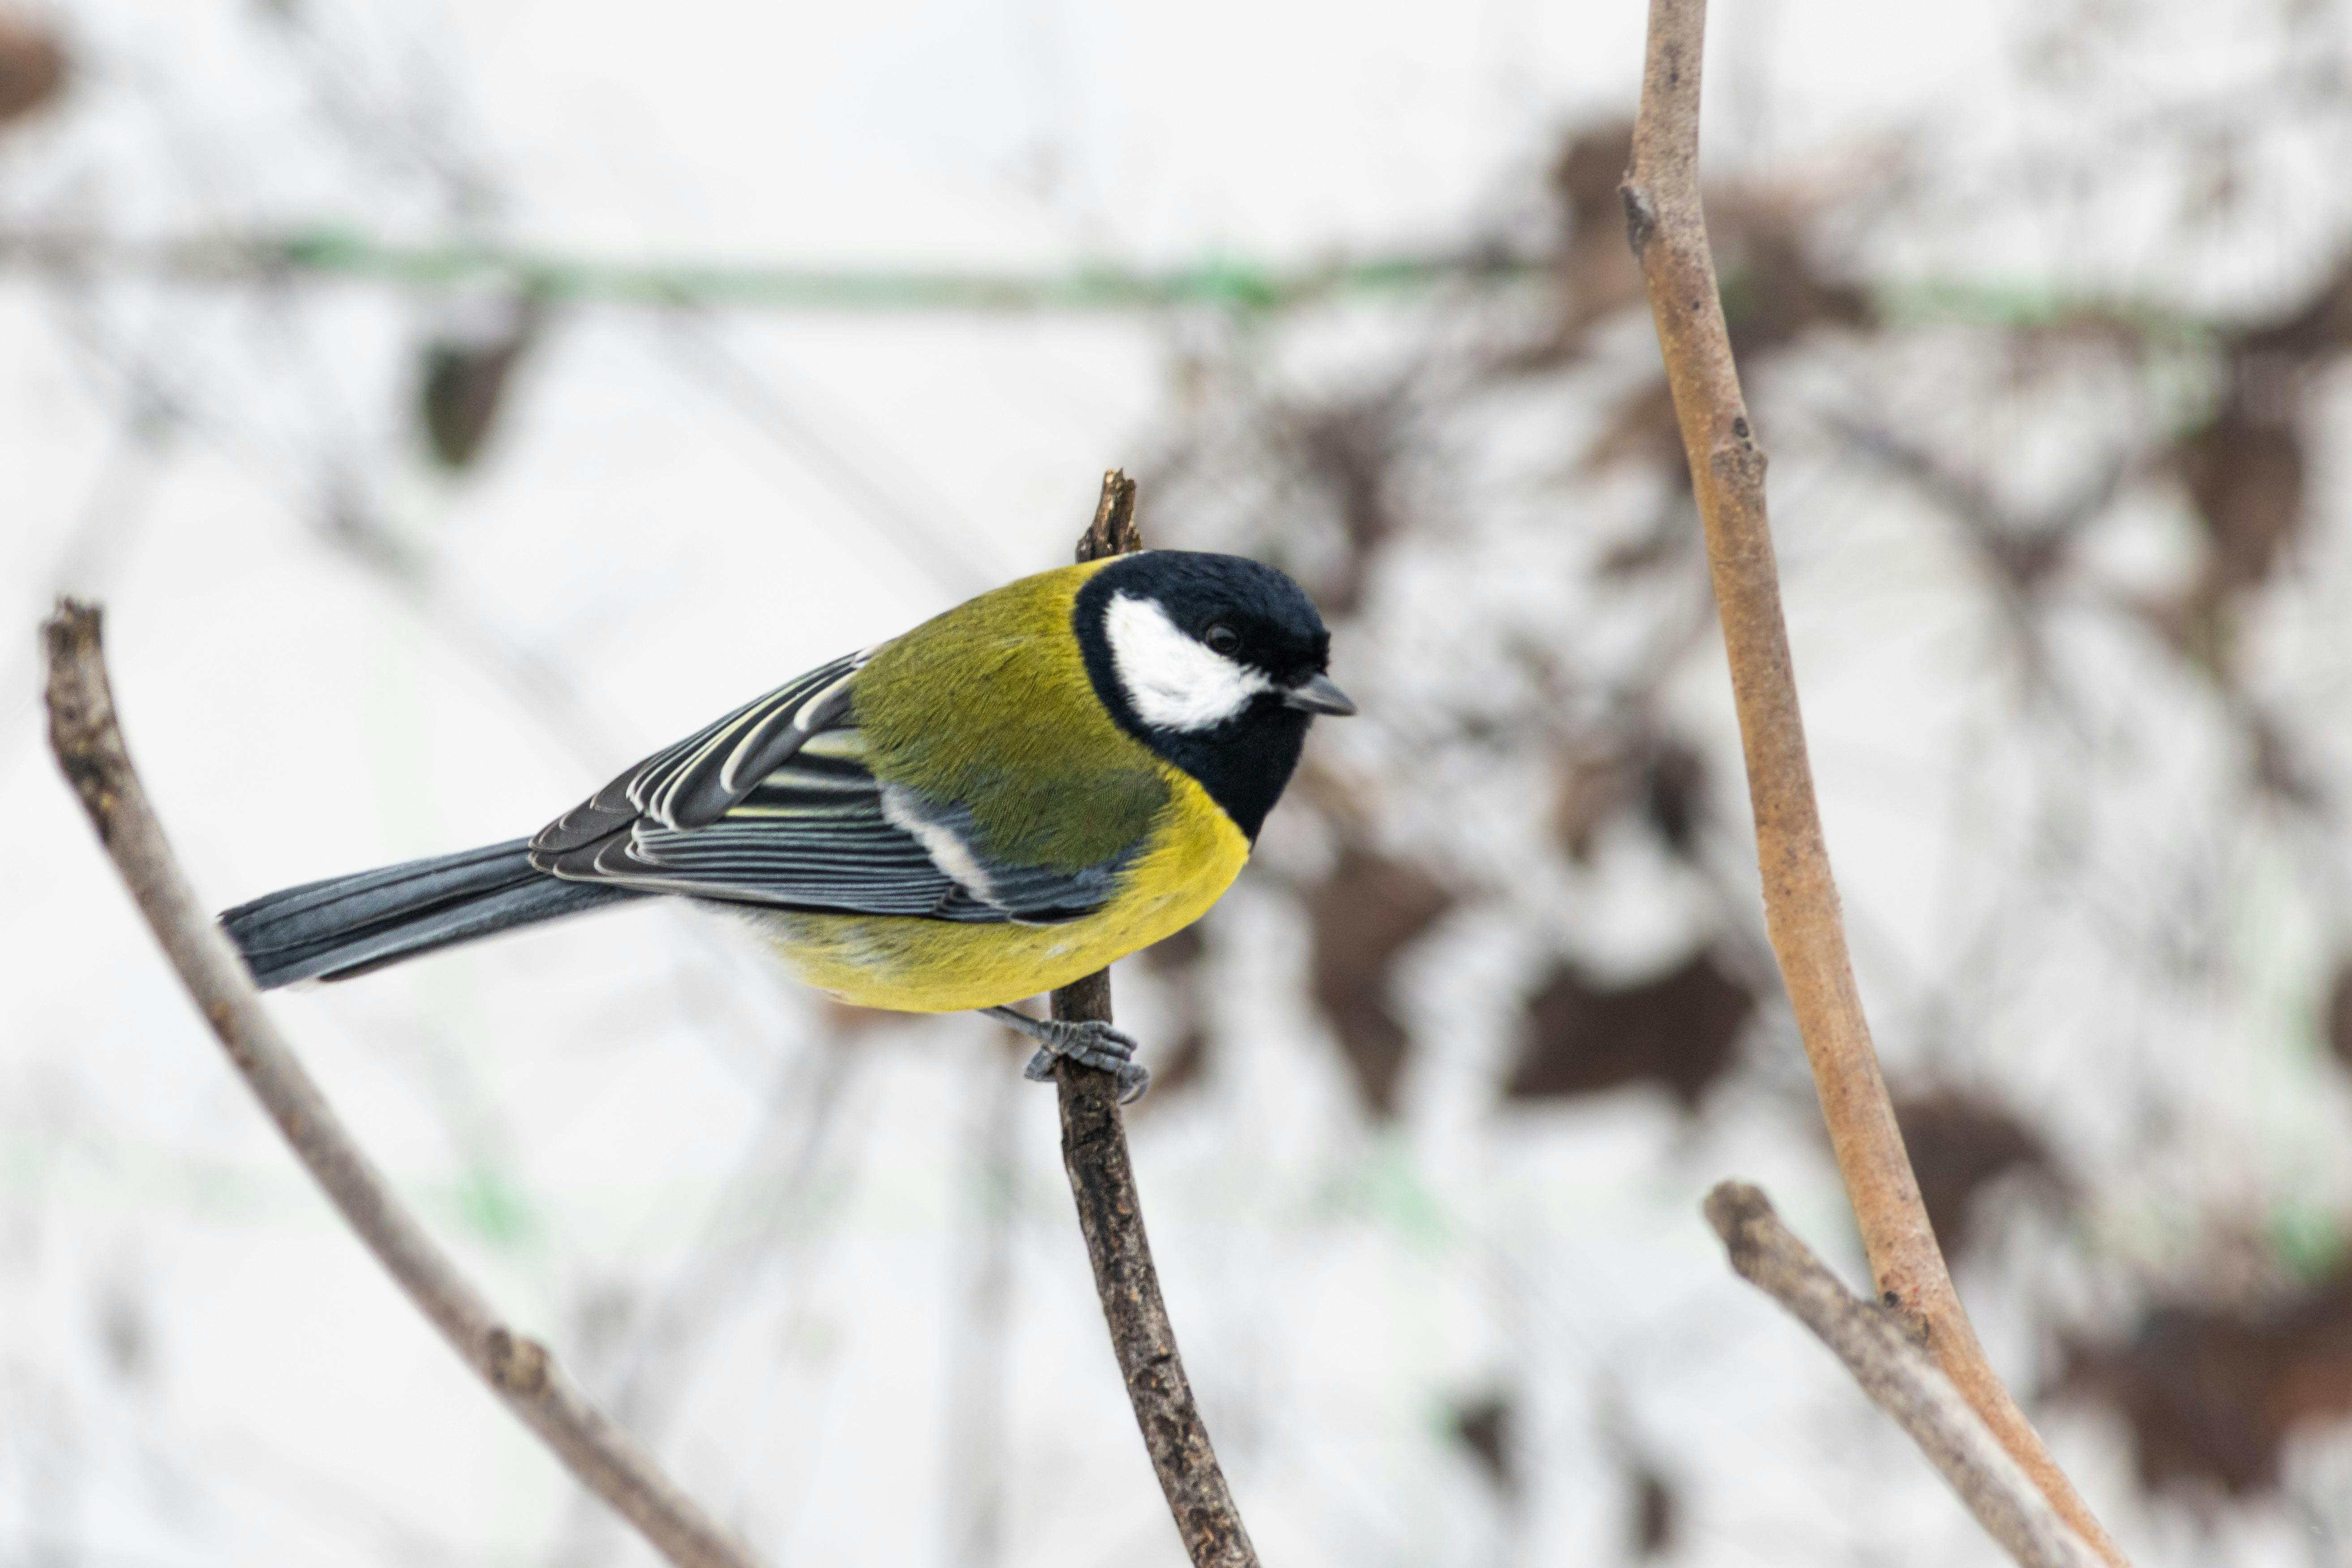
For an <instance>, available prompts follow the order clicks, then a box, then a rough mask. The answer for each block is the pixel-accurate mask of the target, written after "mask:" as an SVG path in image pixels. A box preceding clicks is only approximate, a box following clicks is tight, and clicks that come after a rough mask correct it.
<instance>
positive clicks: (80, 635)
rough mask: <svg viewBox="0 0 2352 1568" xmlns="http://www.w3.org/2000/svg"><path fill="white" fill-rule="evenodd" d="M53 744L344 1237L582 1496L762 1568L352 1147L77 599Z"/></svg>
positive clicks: (686, 1563)
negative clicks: (281, 1021) (177, 844)
mask: <svg viewBox="0 0 2352 1568" xmlns="http://www.w3.org/2000/svg"><path fill="white" fill-rule="evenodd" d="M42 631H43V635H44V637H45V638H46V641H47V653H48V709H49V746H50V749H51V750H52V751H53V752H55V753H56V755H57V759H58V767H59V768H60V769H62V770H63V771H64V773H65V775H66V779H67V781H68V783H70V784H72V785H73V787H74V793H75V794H76V795H79V796H80V797H81V804H82V808H83V809H84V810H85V811H87V812H88V813H89V819H90V824H91V826H94V827H96V828H97V829H98V837H99V839H100V843H102V844H103V845H104V846H105V847H106V853H107V856H108V858H110V859H111V860H112V861H113V862H114V867H115V869H116V870H117V871H118V872H120V873H121V877H122V880H123V883H124V885H125V886H127V887H128V888H129V889H130V890H131V899H132V900H133V901H134V902H136V903H137V904H138V906H139V912H140V914H141V915H142V916H144V917H145V919H146V921H147V924H148V927H149V929H150V930H152V931H153V932H154V933H155V940H156V941H157V942H159V943H160V944H162V946H163V953H164V956H165V957H166V958H168V959H170V960H171V963H172V967H173V969H174V970H176V971H177V972H178V973H179V976H180V983H181V984H183V985H184V986H185V987H186V988H187V992H188V995H189V997H190V999H191V1000H193V1001H194V1003H195V1004H196V1006H197V1008H198V1009H199V1010H200V1011H202V1013H203V1014H204V1016H205V1022H206V1023H207V1024H209V1025H211V1026H212V1031H213V1033H214V1034H215V1036H216V1037H219V1040H220V1043H221V1047H222V1049H224V1050H226V1052H227V1053H228V1058H229V1061H230V1063H231V1064H232V1065H234V1066H235V1067H236V1070H237V1071H238V1073H240V1074H241V1075H242V1076H243V1077H244V1079H245V1081H246V1085H247V1088H249V1089H252V1090H253V1093H254V1098H256V1099H257V1100H260V1101H261V1105H262V1109H263V1110H266V1111H268V1113H269V1118H270V1120H271V1121H275V1122H276V1123H277V1124H278V1131H279V1132H281V1133H282V1134H284V1135H285V1139H286V1142H287V1143H288V1145H289V1146H290V1147H291V1148H292V1149H293V1151H294V1153H295V1156H296V1157H297V1158H298V1159H299V1160H300V1161H301V1162H302V1164H303V1166H304V1168H305V1169H307V1170H308V1171H309V1172H310V1177H311V1179H312V1180H313V1181H315V1182H317V1183H318V1184H319V1185H320V1188H322V1189H323V1190H324V1191H325V1193H326V1194H327V1197H328V1200H329V1201H330V1202H331V1203H332V1204H333V1205H335V1207H336V1209H337V1210H338V1211H339V1212H340V1213H341V1215H342V1216H343V1219H344V1221H345V1223H347V1224H349V1225H350V1226H351V1227H352V1230H353V1231H355V1232H357V1233H358V1236H359V1238H360V1240H361V1242H362V1243H363V1244H364V1245H365V1246H366V1247H367V1248H368V1250H369V1251H370V1252H373V1254H375V1258H376V1261H377V1262H379V1263H381V1264H383V1268H384V1271H385V1272H386V1273H388V1274H390V1275H391V1276H392V1277H393V1279H394V1282H396V1283H397V1284H398V1285H399V1286H400V1288H401V1289H403V1290H404V1291H406V1292H407V1293H408V1298H409V1300H411V1301H413V1302H415V1305H416V1308H417V1310H419V1311H421V1312H423V1313H424V1314H425V1317H426V1319H428V1320H429V1321H431V1322H432V1324H433V1326H434V1327H435V1328H436V1329H438V1330H439V1331H441V1336H442V1337H443V1338H444V1339H446V1340H447V1341H448V1342H449V1343H450V1345H451V1347H452V1348H454V1349H455V1350H456V1351H457V1354H458V1355H459V1356H460V1357H462V1358H463V1359H464V1361H465V1363H466V1364H467V1366H469V1367H471V1368H472V1369H473V1370H474V1373H475V1374H476V1375H477V1376H478V1377H480V1378H481V1380H482V1381H483V1382H484V1383H486V1384H488V1385H489V1386H490V1389H491V1391H492V1392H493V1393H495V1394H498V1396H499V1398H500V1399H502V1400H504V1401H505V1402H506V1405H507V1407H508V1408H509V1409H510V1410H512V1411H513V1412H514V1413H515V1414H516V1415H518V1416H520V1418H521V1419H522V1422H523V1424H524V1425H525V1426H529V1427H530V1429H531V1430H532V1431H533V1432H536V1433H537V1434H539V1436H540V1439H541V1441H542V1442H544V1443H545V1444H546V1445H547V1446H548V1447H550V1448H551V1449H552V1450H554V1452H555V1456H556V1458H559V1459H561V1460H562V1462H563V1464H564V1465H565V1467H566V1468H569V1469H570V1470H571V1471H572V1475H573V1476H574V1477H576V1478H577V1479H579V1481H580V1483H581V1484H582V1485H583V1486H584V1487H586V1488H587V1489H589V1490H591V1491H593V1492H594V1493H595V1494H596V1495H597V1496H598V1497H600V1498H602V1499H604V1501H605V1502H606V1503H608V1504H610V1505H611V1506H612V1508H613V1510H614V1511H615V1512H617V1513H619V1514H620V1515H621V1516H622V1517H623V1518H625V1519H626V1520H627V1521H629V1522H630V1523H631V1524H633V1525H635V1527H636V1529H637V1531H638V1533H639V1534H641V1535H643V1536H644V1537H645V1538H646V1541H647V1542H650V1543H651V1544H652V1545H653V1547H654V1549H655V1550H656V1551H657V1552H660V1553H661V1554H662V1555H663V1556H664V1557H666V1558H667V1559H668V1560H669V1561H670V1562H671V1563H676V1564H677V1568H757V1563H756V1560H755V1559H754V1558H753V1557H752V1556H751V1552H750V1551H749V1550H748V1549H747V1548H746V1547H745V1546H744V1545H743V1544H742V1543H741V1542H739V1541H737V1540H736V1539H735V1538H734V1537H733V1536H732V1535H730V1534H729V1533H728V1532H727V1531H724V1530H722V1529H720V1528H719V1525H718V1523H717V1522H716V1521H713V1520H712V1519H711V1518H710V1517H709V1515H708V1514H706V1513H704V1512H703V1511H702V1510H701V1509H700V1508H699V1507H698V1505H697V1504H696V1503H695V1501H694V1500H693V1499H691V1498H689V1497H688V1496H687V1495H686V1494H685V1493H684V1492H682V1491H680V1490H679V1489H677V1484H676V1483H675V1482H673V1481H672V1480H671V1479H669V1478H668V1477H667V1476H666V1475H664V1474H663V1473H662V1472H661V1470H660V1468H658V1467H657V1466H656V1465H655V1463H654V1461H653V1459H652V1458H651V1456H649V1455H647V1454H646V1452H645V1450H644V1449H642V1448H640V1447H638V1446H637V1444H636V1442H635V1439H634V1438H632V1437H631V1436H629V1435H628V1434H627V1433H626V1432H625V1431H623V1430H622V1429H621V1428H620V1427H619V1426H615V1425H614V1423H613V1422H612V1421H611V1420H610V1419H609V1418H608V1417H606V1416H605V1415H604V1413H603V1412H602V1411H600V1410H598V1409H597V1408H596V1407H595V1406H594V1405H591V1404H589V1403H588V1401H587V1399H586V1397H585V1396H584V1395H583V1394H581V1392H580V1390H579V1388H578V1387H577V1386H575V1385H574V1384H572V1380H571V1379H570V1378H569V1377H567V1376H565V1375H564V1372H563V1369H562V1367H561V1366H559V1365H558V1364H557V1363H556V1361H555V1358H554V1357H553V1356H551V1355H550V1354H549V1353H548V1352H547V1349H546V1347H545V1346H543V1345H541V1344H539V1343H537V1342H535V1341H532V1340H529V1339H526V1338H524V1337H523V1336H522V1335H520V1334H518V1333H516V1332H515V1331H513V1330H512V1329H510V1328H509V1327H508V1326H507V1325H506V1324H505V1323H504V1322H502V1321H499V1318H498V1316H497V1314H496V1313H495V1312H494V1311H493V1310H491V1307H490V1304H489V1302H488V1300H485V1299H484V1297H483V1296H482V1294H481V1292H480V1291H478V1290H477V1289H475V1288H474V1286H473V1283H472V1282H471V1281H470V1280H468V1279H466V1278H465V1277H464V1276H463V1275H461V1274H460V1273H458V1272H457V1265H456V1264H454V1263H452V1262H451V1261H450V1259H449V1257H448V1255H447V1254H446V1253H445V1252H443V1251H442V1250H441V1248H440V1247H438V1246H436V1245H435V1243H434V1241H433V1238H432V1237H429V1236H427V1235H426V1234H425V1227H424V1226H421V1225H419V1224H418V1223H417V1222H416V1219H415V1215H411V1214H410V1213H409V1212H408V1211H407V1209H405V1208H404V1207H403V1206H402V1205H401V1202H400V1199H399V1198H398V1197H397V1196H395V1195H394V1193H393V1190H392V1187H391V1185H390V1184H388V1183H387V1182H385V1180H384V1179H383V1173H382V1172H380V1171H378V1170H377V1169H376V1168H375V1163H374V1162H373V1161H372V1160H370V1159H369V1158H368V1157H367V1154H366V1152H365V1151H363V1150H362V1149H361V1148H360V1146H359V1144H358V1143H357V1142H354V1141H353V1140H352V1135H351V1133H350V1132H349V1131H347V1130H346V1129H345V1128H344V1126H343V1124H342V1121H341V1119H340V1118H339V1117H337V1116H336V1114H335V1111H334V1108H333V1107H332V1106H331V1105H329V1104H328V1103H327V1100H326V1097H325V1096H324V1095H322V1094H320V1092H319V1086H318V1085H317V1084H316V1083H314V1082H312V1081H311V1079H310V1074H309V1073H307V1072H305V1071H304V1070H303V1068H302V1064H301V1062H300V1061H299V1060H298V1059H297V1058H295V1055H294V1052H293V1049H292V1047H289V1045H288V1044H287V1043H286V1040H285V1037H283V1036H281V1035H280V1034H278V1026H276V1025H275V1024H273V1023H271V1022H270V1019H269V1016H268V1013H267V1012H265V1011H264V1010H263V1008H262V1005H261V997H260V995H259V994H258V993H257V992H256V991H255V990H254V988H253V982H252V980H251V978H250V977H249V976H248V975H247V973H246V969H245V964H244V963H243V962H242V961H241V960H239V959H238V957H237V956H236V952H234V951H233V950H232V949H231V948H230V947H229V944H228V939H227V938H226V937H225V936H223V935H222V934H221V932H220V928H219V927H218V926H216V925H215V924H214V923H213V919H212V916H211V914H210V913H209V912H207V911H206V910H205V907H204V905H202V904H200V903H198V902H197V901H196V895H195V891H194V889H192V888H191V887H189V885H188V880H187V878H186V876H185V875H184V873H183V872H182V871H181V869H180V865H179V862H178V860H177V859H176V858H173V854H172V847H171V845H170V844H169V843H168V842H167V841H166V840H165V839H164V837H163V825H162V824H161V823H159V822H158V821H156V819H155V814H154V811H153V810H152V808H151V807H150V806H149V805H148V803H147V792H146V790H145V788H144V787H143V786H142V784H140V782H139V775H138V773H136V772H134V771H133V770H132V768H131V755H130V752H129V751H128V750H127V749H126V748H125V747H124V745H123V742H122V733H121V730H120V728H119V727H118V726H117V724H116V721H115V715H114V698H113V693H112V692H111V690H110V689H109V685H108V682H107V678H106V661H105V655H104V651H103V649H102V647H100V640H99V612H98V611H97V610H96V609H94V608H92V607H90V606H89V605H78V604H75V603H74V602H73V601H71V600H67V601H65V602H64V603H62V604H61V605H59V606H58V613H57V615H56V616H53V617H52V618H51V619H50V620H49V622H48V624H47V626H44V627H43V628H42Z"/></svg>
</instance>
